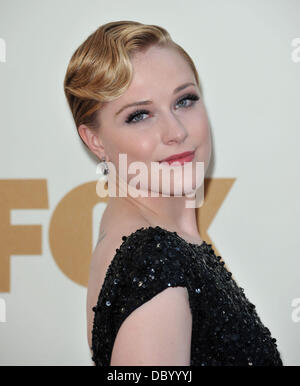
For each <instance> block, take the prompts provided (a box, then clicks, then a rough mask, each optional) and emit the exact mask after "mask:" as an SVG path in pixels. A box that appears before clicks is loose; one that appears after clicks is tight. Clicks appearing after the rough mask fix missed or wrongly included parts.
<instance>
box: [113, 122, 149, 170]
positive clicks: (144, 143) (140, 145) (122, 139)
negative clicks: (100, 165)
mask: <svg viewBox="0 0 300 386" xmlns="http://www.w3.org/2000/svg"><path fill="white" fill-rule="evenodd" d="M155 147H156V140H155V138H154V137H153V136H151V135H149V132H146V131H144V132H142V131H140V132H138V129H133V130H126V131H124V133H122V134H120V135H118V136H115V137H114V138H111V139H110V145H109V150H110V153H111V154H112V158H113V159H114V160H117V159H118V155H119V154H120V153H122V154H127V160H128V161H129V162H133V161H144V160H145V161H146V160H151V157H152V154H153V153H154V151H155Z"/></svg>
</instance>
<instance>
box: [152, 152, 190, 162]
mask: <svg viewBox="0 0 300 386" xmlns="http://www.w3.org/2000/svg"><path fill="white" fill-rule="evenodd" d="M194 156H195V151H186V152H184V153H180V154H173V155H172V156H170V157H168V158H165V159H163V160H161V161H159V162H168V163H169V164H171V163H173V162H176V161H177V162H180V164H183V163H184V162H190V161H192V160H193V158H194Z"/></svg>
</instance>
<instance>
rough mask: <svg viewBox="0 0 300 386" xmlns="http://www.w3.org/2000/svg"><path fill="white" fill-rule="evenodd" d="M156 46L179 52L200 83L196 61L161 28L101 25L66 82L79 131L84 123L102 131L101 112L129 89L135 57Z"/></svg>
mask: <svg viewBox="0 0 300 386" xmlns="http://www.w3.org/2000/svg"><path fill="white" fill-rule="evenodd" d="M152 45H158V46H160V47H171V48H174V49H175V50H177V51H178V52H179V53H180V54H181V55H182V56H183V58H184V59H185V60H186V61H187V63H188V64H189V65H190V67H191V69H192V71H193V73H194V76H195V79H196V82H197V84H198V86H199V89H200V90H201V87H200V81H199V77H198V73H197V70H196V67H195V65H194V62H193V60H192V59H191V58H190V56H189V55H188V54H187V52H186V51H185V50H184V49H183V48H182V47H180V46H179V45H178V44H176V43H175V42H174V41H173V40H172V39H171V36H170V35H169V33H168V32H167V31H166V30H165V29H164V28H162V27H160V26H157V25H149V24H142V23H138V22H135V21H114V22H110V23H107V24H104V25H102V26H100V27H99V28H98V29H97V30H96V31H95V32H93V33H92V34H91V35H90V36H89V37H88V38H87V39H86V40H85V41H84V42H83V43H82V44H81V45H80V46H79V47H78V48H77V49H76V51H75V52H74V53H73V55H72V57H71V59H70V62H69V65H68V68H67V71H66V75H65V79H64V92H65V95H66V98H67V101H68V104H69V106H70V109H71V112H72V115H73V118H74V121H75V124H76V127H77V130H78V128H79V126H80V125H81V124H85V125H86V126H88V127H89V128H91V129H98V128H99V127H100V123H99V121H98V120H97V112H98V110H99V109H100V108H101V106H102V105H103V104H104V103H105V102H109V101H112V100H114V99H115V98H117V97H119V96H120V95H122V94H123V93H124V92H125V91H126V89H127V88H128V87H129V85H130V83H131V80H132V76H133V69H132V63H131V60H130V59H131V58H132V57H133V56H134V54H135V53H138V52H142V51H143V50H146V49H147V48H148V47H150V46H152Z"/></svg>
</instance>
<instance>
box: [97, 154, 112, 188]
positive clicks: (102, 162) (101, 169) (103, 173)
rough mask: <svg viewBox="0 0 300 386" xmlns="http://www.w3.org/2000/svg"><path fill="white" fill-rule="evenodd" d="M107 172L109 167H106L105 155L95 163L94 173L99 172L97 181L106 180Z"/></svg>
mask: <svg viewBox="0 0 300 386" xmlns="http://www.w3.org/2000/svg"><path fill="white" fill-rule="evenodd" d="M108 172H109V169H108V165H107V163H106V162H105V157H102V158H101V160H100V162H99V163H98V165H97V170H96V173H97V174H100V177H99V181H104V182H107V181H108V176H107V175H108Z"/></svg>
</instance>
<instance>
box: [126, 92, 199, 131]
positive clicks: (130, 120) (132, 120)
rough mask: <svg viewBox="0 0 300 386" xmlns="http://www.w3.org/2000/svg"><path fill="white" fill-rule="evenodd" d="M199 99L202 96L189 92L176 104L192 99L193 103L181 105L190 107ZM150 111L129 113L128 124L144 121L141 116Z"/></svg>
mask: <svg viewBox="0 0 300 386" xmlns="http://www.w3.org/2000/svg"><path fill="white" fill-rule="evenodd" d="M199 99H200V97H199V96H198V95H196V94H187V95H185V96H184V97H183V98H180V99H179V100H177V101H176V105H178V104H180V103H182V102H186V101H191V102H192V103H189V104H186V103H184V104H183V105H181V106H179V107H183V108H189V107H191V106H193V104H194V103H195V102H196V101H197V100H199ZM149 113H150V112H149V111H148V110H136V111H134V112H133V113H131V114H129V115H128V117H127V118H126V120H125V122H126V123H128V124H131V123H138V122H142V121H144V119H140V118H141V117H142V116H143V115H145V114H146V115H148V114H149Z"/></svg>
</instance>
